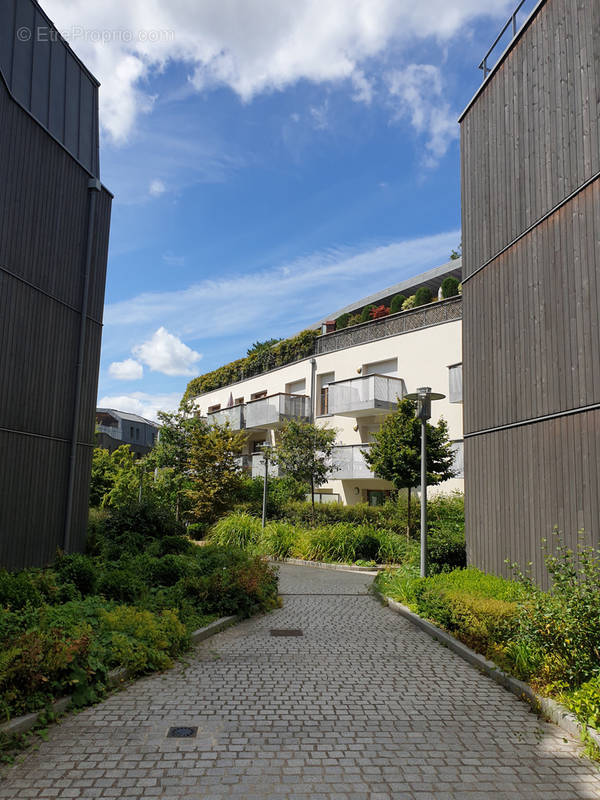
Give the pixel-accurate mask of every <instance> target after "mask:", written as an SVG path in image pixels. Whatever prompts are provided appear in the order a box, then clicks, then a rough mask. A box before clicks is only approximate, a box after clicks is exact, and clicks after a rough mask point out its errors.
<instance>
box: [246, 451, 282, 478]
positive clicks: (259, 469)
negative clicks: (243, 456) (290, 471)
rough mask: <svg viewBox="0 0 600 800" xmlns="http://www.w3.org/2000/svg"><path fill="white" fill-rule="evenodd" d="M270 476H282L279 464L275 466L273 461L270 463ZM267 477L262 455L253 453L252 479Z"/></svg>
mask: <svg viewBox="0 0 600 800" xmlns="http://www.w3.org/2000/svg"><path fill="white" fill-rule="evenodd" d="M268 474H269V477H270V478H278V477H279V476H280V475H281V471H280V469H279V465H278V464H274V463H273V462H272V461H269V470H268ZM264 476H265V460H264V458H263V455H262V453H253V454H252V477H253V478H264Z"/></svg>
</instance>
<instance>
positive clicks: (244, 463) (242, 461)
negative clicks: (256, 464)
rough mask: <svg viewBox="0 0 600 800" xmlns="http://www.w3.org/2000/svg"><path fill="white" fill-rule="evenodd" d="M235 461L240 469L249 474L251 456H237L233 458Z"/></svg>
mask: <svg viewBox="0 0 600 800" xmlns="http://www.w3.org/2000/svg"><path fill="white" fill-rule="evenodd" d="M235 463H236V465H237V466H238V467H239V468H240V469H241V470H242V472H247V473H248V474H251V472H252V456H251V455H242V456H238V457H237V458H236V459H235Z"/></svg>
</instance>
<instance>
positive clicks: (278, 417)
mask: <svg viewBox="0 0 600 800" xmlns="http://www.w3.org/2000/svg"><path fill="white" fill-rule="evenodd" d="M290 419H296V420H299V421H301V422H308V420H309V419H310V398H309V397H306V396H305V395H303V394H283V393H279V394H272V395H269V396H268V397H261V398H260V399H259V400H251V401H250V402H249V403H246V428H278V427H279V426H280V425H283V423H284V422H287V421H288V420H290Z"/></svg>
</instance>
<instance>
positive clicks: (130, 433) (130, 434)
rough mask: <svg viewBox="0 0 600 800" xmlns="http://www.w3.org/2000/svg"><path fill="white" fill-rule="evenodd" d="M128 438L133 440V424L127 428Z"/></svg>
mask: <svg viewBox="0 0 600 800" xmlns="http://www.w3.org/2000/svg"><path fill="white" fill-rule="evenodd" d="M129 438H130V439H131V441H133V425H132V426H131V427H130V428H129Z"/></svg>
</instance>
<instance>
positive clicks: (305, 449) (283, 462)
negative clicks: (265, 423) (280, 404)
mask: <svg viewBox="0 0 600 800" xmlns="http://www.w3.org/2000/svg"><path fill="white" fill-rule="evenodd" d="M336 434H337V431H336V430H335V429H332V428H326V427H320V426H318V425H313V424H312V423H310V422H298V421H296V420H288V421H287V422H286V423H285V424H284V426H283V428H282V430H281V433H280V436H279V442H278V444H277V448H276V450H275V453H274V455H273V461H274V462H275V463H276V464H279V466H280V467H281V468H282V470H283V472H285V473H286V474H287V475H289V476H290V477H291V478H293V479H294V480H295V481H296V482H297V483H300V484H303V483H304V484H308V485H309V486H310V487H311V491H312V499H313V504H314V488H315V486H321V485H322V484H323V483H325V482H326V480H327V479H328V478H329V476H330V475H332V474H333V472H334V469H333V467H332V466H331V455H332V452H333V447H334V444H335V437H336Z"/></svg>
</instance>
